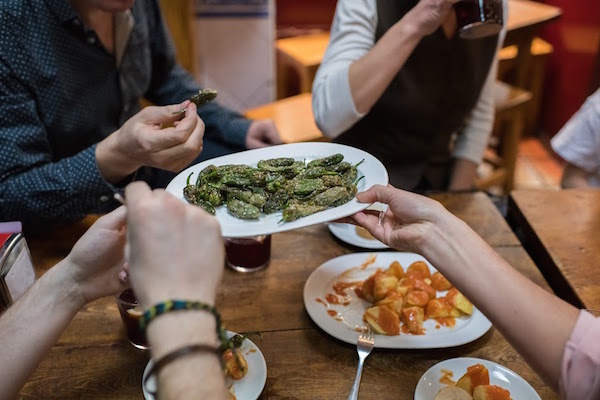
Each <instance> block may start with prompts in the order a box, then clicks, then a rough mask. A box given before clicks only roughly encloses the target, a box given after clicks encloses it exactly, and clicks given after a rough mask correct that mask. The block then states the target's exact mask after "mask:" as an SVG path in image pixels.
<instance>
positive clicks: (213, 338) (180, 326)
mask: <svg viewBox="0 0 600 400" xmlns="http://www.w3.org/2000/svg"><path fill="white" fill-rule="evenodd" d="M146 337H147V338H148V341H149V342H150V346H151V347H152V353H153V357H154V358H160V357H162V356H163V355H165V354H167V353H170V352H172V351H174V350H177V349H178V348H180V347H182V346H186V345H189V344H197V343H202V344H208V345H214V346H219V344H220V342H219V340H218V336H217V321H216V318H215V317H214V315H212V314H211V313H210V312H207V311H202V310H182V311H173V312H170V313H167V314H163V315H160V316H158V317H156V318H155V319H154V320H153V321H152V323H151V324H149V325H148V326H147V327H146Z"/></svg>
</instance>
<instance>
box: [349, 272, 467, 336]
mask: <svg viewBox="0 0 600 400" xmlns="http://www.w3.org/2000/svg"><path fill="white" fill-rule="evenodd" d="M356 293H357V295H358V296H359V297H361V298H363V299H365V300H367V301H368V302H370V303H372V307H369V308H367V310H366V311H365V313H364V315H363V319H364V321H366V322H367V323H368V324H369V325H370V326H371V327H372V328H373V330H374V331H375V332H376V333H378V334H381V335H389V336H393V335H399V334H401V333H408V334H414V335H422V334H424V333H425V330H424V327H423V324H424V322H425V321H426V320H428V319H434V320H436V322H438V323H439V324H440V325H444V326H449V327H452V326H454V325H455V323H456V318H462V317H469V316H470V315H471V314H473V304H472V303H471V302H470V301H469V300H468V299H467V298H466V297H465V296H464V295H463V294H462V293H460V292H459V291H458V290H457V289H456V288H454V287H452V284H451V283H450V282H449V281H448V280H447V279H446V278H445V277H444V276H443V275H442V274H441V273H439V272H434V273H433V274H431V271H430V270H429V266H428V265H427V263H425V262H424V261H415V262H413V263H412V264H410V265H409V266H408V267H407V268H406V271H405V270H404V268H403V267H402V265H401V264H400V263H399V262H398V261H394V262H392V263H391V264H390V265H389V266H388V268H387V269H386V270H383V269H381V268H378V269H377V270H376V271H375V273H373V274H372V275H371V276H369V277H368V278H367V279H366V280H365V281H364V282H362V285H361V286H359V287H357V290H356ZM438 296H439V297H438Z"/></svg>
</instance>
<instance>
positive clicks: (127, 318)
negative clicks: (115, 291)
mask: <svg viewBox="0 0 600 400" xmlns="http://www.w3.org/2000/svg"><path fill="white" fill-rule="evenodd" d="M115 298H116V300H117V306H118V307H119V313H120V314H121V319H122V320H123V324H124V325H125V331H126V332H127V339H129V342H130V343H131V344H132V345H133V346H135V347H136V348H138V349H142V350H147V349H149V348H150V346H149V345H148V340H147V339H146V335H145V333H144V332H143V331H142V330H141V329H140V317H141V316H142V314H143V313H144V311H143V310H142V308H141V307H140V306H139V304H138V301H137V298H136V297H135V293H133V290H132V289H127V290H125V291H124V292H122V293H121V294H119V295H117V296H115Z"/></svg>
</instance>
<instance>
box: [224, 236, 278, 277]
mask: <svg viewBox="0 0 600 400" xmlns="http://www.w3.org/2000/svg"><path fill="white" fill-rule="evenodd" d="M270 260H271V235H263V236H254V237H247V238H225V261H226V263H227V265H229V266H230V267H231V268H233V269H235V270H236V271H239V272H252V271H258V270H261V269H263V268H265V267H266V266H267V265H269V261H270Z"/></svg>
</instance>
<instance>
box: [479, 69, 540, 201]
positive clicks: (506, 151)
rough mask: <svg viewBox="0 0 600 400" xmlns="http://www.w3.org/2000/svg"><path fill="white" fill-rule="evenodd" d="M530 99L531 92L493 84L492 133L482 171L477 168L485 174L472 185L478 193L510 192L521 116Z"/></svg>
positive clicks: (497, 83) (501, 84)
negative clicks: (494, 111) (497, 187)
mask: <svg viewBox="0 0 600 400" xmlns="http://www.w3.org/2000/svg"><path fill="white" fill-rule="evenodd" d="M531 99H532V94H531V92H529V91H526V90H523V89H519V88H517V87H515V86H511V85H509V84H507V83H504V82H502V81H496V87H495V90H494V102H495V109H496V119H495V122H494V132H493V134H492V138H491V140H490V146H489V148H488V149H487V151H486V153H485V155H484V160H483V167H484V168H480V169H481V170H485V169H486V168H485V167H488V168H487V169H489V171H486V172H485V174H483V175H482V176H479V177H478V178H477V180H476V183H475V185H476V186H477V188H478V189H481V190H487V189H489V188H491V187H493V186H501V187H502V189H503V190H504V192H505V193H509V192H510V191H511V190H512V189H513V186H514V178H515V165H516V162H517V153H518V150H519V142H520V140H521V137H522V135H523V127H524V116H525V112H526V111H527V107H528V106H529V105H530V102H531Z"/></svg>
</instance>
